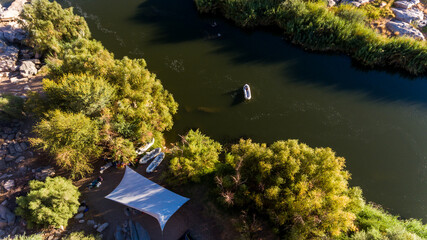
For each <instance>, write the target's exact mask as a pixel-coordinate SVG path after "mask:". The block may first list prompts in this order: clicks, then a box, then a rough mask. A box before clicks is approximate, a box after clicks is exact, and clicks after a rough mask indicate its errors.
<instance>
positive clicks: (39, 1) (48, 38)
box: [21, 0, 90, 53]
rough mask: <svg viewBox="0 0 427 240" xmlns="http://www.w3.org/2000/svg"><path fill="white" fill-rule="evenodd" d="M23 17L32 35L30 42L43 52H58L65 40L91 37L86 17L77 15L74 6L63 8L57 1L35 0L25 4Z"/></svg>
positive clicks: (23, 22) (24, 23) (24, 24)
mask: <svg viewBox="0 0 427 240" xmlns="http://www.w3.org/2000/svg"><path fill="white" fill-rule="evenodd" d="M21 17H22V19H23V20H24V21H22V24H23V27H24V28H25V30H27V31H28V33H29V35H30V38H29V44H30V45H31V46H32V47H34V48H35V49H36V50H38V51H40V52H41V53H57V52H59V51H60V50H61V49H62V43H63V42H71V41H72V40H75V39H78V38H90V31H89V27H88V26H87V23H86V21H85V19H84V18H83V17H80V16H78V15H75V14H74V13H73V9H72V8H67V9H63V8H62V7H61V5H59V4H58V3H57V2H55V1H54V2H49V1H48V0H34V1H32V2H31V5H25V6H24V11H23V12H22V14H21Z"/></svg>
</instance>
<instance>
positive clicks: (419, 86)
mask: <svg viewBox="0 0 427 240" xmlns="http://www.w3.org/2000/svg"><path fill="white" fill-rule="evenodd" d="M131 20H132V21H136V22H141V23H144V24H152V25H155V26H156V28H157V33H156V37H154V38H153V40H152V41H153V43H179V42H185V41H192V40H198V39H203V40H205V41H211V42H213V43H214V44H215V47H216V48H215V49H214V50H212V51H213V52H212V53H213V54H229V55H231V56H232V57H231V60H232V61H233V62H234V63H235V64H258V65H268V64H276V63H278V64H285V65H286V67H284V68H283V73H284V74H283V75H284V77H285V76H287V77H288V79H286V81H292V82H295V83H297V84H314V85H316V86H319V87H322V86H323V87H332V88H333V89H334V90H338V91H352V92H358V93H361V94H364V95H366V96H367V97H370V98H372V99H373V100H375V101H383V102H389V101H405V102H407V103H410V104H421V105H423V106H425V107H427V95H426V94H425V89H427V81H426V80H427V79H426V78H425V77H418V78H415V77H409V76H407V75H405V73H401V72H397V71H393V70H391V69H387V71H385V70H384V69H381V70H371V69H368V68H366V67H363V66H360V64H357V63H355V62H354V61H352V60H351V59H350V58H349V57H347V56H343V55H339V54H324V53H322V54H320V53H316V52H307V51H304V50H303V49H301V48H300V47H295V46H293V45H291V44H290V43H288V42H286V41H284V40H283V38H282V37H280V35H279V34H277V29H276V30H273V31H269V32H266V31H264V30H258V29H254V30H249V31H247V30H241V29H240V28H238V27H236V26H234V25H233V24H230V23H229V22H226V21H224V20H221V19H217V18H211V17H206V16H201V15H199V14H198V13H197V10H196V7H195V5H194V3H193V1H192V0H182V1H156V0H147V1H144V2H143V3H142V4H140V5H139V7H138V10H137V14H136V15H135V16H134V17H132V19H131ZM213 22H216V23H217V26H215V27H212V26H211V25H212V23H213ZM269 30H271V29H269ZM218 33H220V34H221V36H220V37H218ZM292 76H294V77H292ZM236 92H237V91H236ZM239 103H240V96H239V97H235V98H234V100H233V103H232V105H233V106H234V105H237V104H239Z"/></svg>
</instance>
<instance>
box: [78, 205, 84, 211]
mask: <svg viewBox="0 0 427 240" xmlns="http://www.w3.org/2000/svg"><path fill="white" fill-rule="evenodd" d="M85 209H86V206H81V207H79V209H78V210H77V212H83V211H84V210H85Z"/></svg>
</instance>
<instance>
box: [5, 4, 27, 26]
mask: <svg viewBox="0 0 427 240" xmlns="http://www.w3.org/2000/svg"><path fill="white" fill-rule="evenodd" d="M26 2H27V0H15V1H14V2H12V4H11V5H10V6H9V7H8V8H7V9H6V10H5V11H3V12H2V14H1V15H0V18H1V19H2V20H3V21H7V20H14V19H16V18H18V17H19V14H21V12H22V9H24V5H25V3H26Z"/></svg>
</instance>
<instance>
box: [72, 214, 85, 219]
mask: <svg viewBox="0 0 427 240" xmlns="http://www.w3.org/2000/svg"><path fill="white" fill-rule="evenodd" d="M83 217H84V214H83V213H77V214H76V216H74V219H81V218H83Z"/></svg>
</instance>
